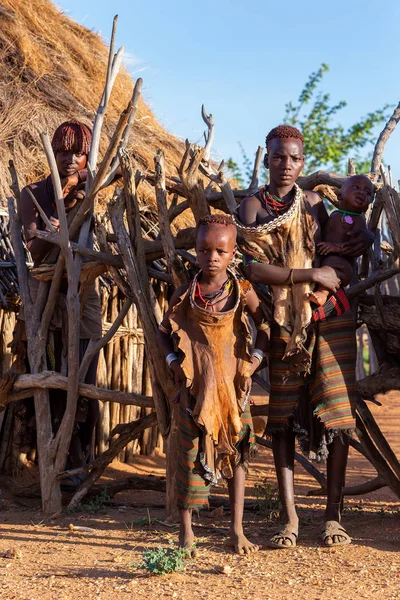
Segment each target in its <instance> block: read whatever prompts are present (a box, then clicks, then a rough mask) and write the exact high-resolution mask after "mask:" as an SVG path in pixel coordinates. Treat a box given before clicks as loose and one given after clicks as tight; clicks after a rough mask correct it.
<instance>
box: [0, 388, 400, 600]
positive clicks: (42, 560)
mask: <svg viewBox="0 0 400 600" xmlns="http://www.w3.org/2000/svg"><path fill="white" fill-rule="evenodd" d="M379 399H380V400H381V401H382V403H383V406H382V407H377V406H374V405H372V406H371V409H372V411H373V413H374V415H375V418H376V419H377V421H378V423H379V425H380V427H381V429H382V430H383V432H384V434H385V435H386V436H387V439H388V441H389V443H390V444H391V445H392V447H393V449H394V451H395V452H396V454H397V456H400V435H399V434H400V394H399V393H398V392H396V393H395V392H391V393H389V394H387V395H386V396H384V397H380V398H379ZM258 400H259V399H258ZM164 466H165V461H164V457H162V456H159V457H154V458H150V457H138V458H137V461H136V462H135V465H125V464H119V463H113V465H112V466H111V467H110V468H109V469H108V470H107V472H106V474H105V476H104V477H103V481H104V482H105V481H107V480H111V479H115V478H116V477H125V476H127V475H130V474H134V473H141V474H146V473H151V474H154V475H163V474H164ZM372 476H374V469H373V468H372V467H371V466H370V465H369V463H367V462H366V461H365V459H363V458H362V457H361V456H360V455H359V454H357V453H356V452H354V451H351V455H350V460H349V467H348V475H347V483H348V484H355V483H361V482H363V481H366V480H368V479H369V478H371V477H372ZM264 478H267V481H268V483H270V484H271V485H272V486H275V485H276V480H275V475H274V470H273V464H272V460H271V452H270V451H269V450H266V449H264V448H263V449H261V450H260V453H259V455H258V457H256V458H255V459H254V460H253V462H252V464H251V472H250V475H249V478H248V481H247V489H246V494H247V497H248V498H251V497H254V496H255V489H254V486H255V485H256V484H257V483H260V482H262V481H263V480H264ZM316 487H317V486H316V482H315V481H314V480H313V479H312V478H311V477H310V476H309V475H308V474H307V473H306V472H305V471H304V470H303V469H302V468H301V467H300V466H298V467H297V468H296V501H297V503H298V506H299V515H300V536H299V542H298V546H297V548H295V549H292V550H270V549H268V548H266V546H265V544H266V541H267V540H268V539H269V538H270V537H271V535H272V534H273V533H274V532H275V531H276V529H277V521H276V520H271V519H270V518H268V516H266V515H265V514H263V513H260V512H259V513H256V512H254V511H246V512H245V518H244V526H245V531H246V533H247V535H248V537H249V538H250V539H251V540H253V541H254V542H256V543H257V544H259V546H260V550H259V552H257V553H256V554H254V555H251V556H248V557H242V556H236V555H234V554H232V553H231V552H230V551H229V550H227V549H226V548H225V545H224V544H225V541H226V537H227V528H228V525H229V513H228V511H226V512H225V513H224V514H223V515H219V516H217V515H215V514H213V515H211V514H210V513H202V514H201V516H200V517H196V518H195V521H194V523H195V532H196V535H197V548H198V557H197V558H196V559H195V560H189V561H187V562H186V566H185V570H184V572H182V573H174V574H170V575H163V576H154V575H152V576H149V575H148V574H147V573H146V572H145V571H144V570H142V569H140V568H138V567H137V564H138V563H140V562H141V559H142V552H143V551H144V550H146V549H151V548H157V547H158V546H162V547H167V546H168V544H169V542H170V540H172V541H173V542H174V543H176V541H177V532H178V528H177V527H176V526H172V527H167V526H166V525H164V524H163V522H162V520H163V519H164V517H165V514H164V508H163V506H164V494H163V493H161V492H160V493H158V492H151V493H147V492H140V491H137V492H135V491H126V492H121V493H120V494H118V495H117V496H115V497H114V500H113V506H105V507H104V508H103V509H102V510H101V511H100V512H97V513H91V512H88V511H83V512H77V513H72V514H63V515H62V516H61V517H59V518H57V519H55V520H50V519H46V520H43V517H42V516H41V513H40V505H39V501H38V499H28V498H16V497H14V498H12V497H9V496H8V495H7V492H6V491H5V490H3V494H2V497H0V505H1V511H0V555H2V554H4V553H5V554H6V556H9V557H8V558H0V598H1V599H6V600H14V599H22V600H59V599H62V600H69V599H71V600H75V599H79V600H86V599H87V600H89V599H95V598H96V599H101V600H114V599H117V598H118V599H119V598H121V599H123V598H128V597H131V598H135V599H136V598H146V600H153V599H156V598H157V599H164V598H176V599H178V600H200V599H213V600H214V599H215V600H219V599H222V598H223V599H224V600H227V599H230V598H241V599H243V600H246V599H249V600H250V599H251V600H258V599H259V600H261V599H262V600H267V599H276V598H278V599H281V598H282V599H283V598H298V599H303V598H304V599H307V600H339V599H350V598H351V599H352V600H356V599H359V598H376V599H377V600H378V599H379V600H381V599H385V600H389V599H392V598H400V553H399V550H400V504H399V500H398V499H397V498H396V497H395V496H394V494H393V493H392V492H391V491H390V490H389V489H388V488H383V489H382V490H378V491H376V492H373V493H371V494H369V495H368V496H363V497H349V498H346V501H345V512H344V515H343V525H344V526H345V527H346V529H347V531H348V532H349V534H350V535H351V536H352V538H353V543H352V544H351V545H350V546H345V547H341V548H336V549H328V548H323V547H321V545H320V541H319V531H320V523H321V521H322V516H323V499H322V498H318V497H310V496H307V492H308V491H309V490H310V489H315V488H316ZM214 493H215V494H224V495H225V494H226V488H223V487H222V488H216V489H215V492H214ZM219 512H220V511H219ZM217 514H218V513H217ZM149 521H150V524H149ZM71 525H72V526H75V527H76V526H81V527H82V526H83V527H89V528H91V529H92V531H88V532H82V531H79V530H76V529H75V530H73V528H72V529H71V527H70V526H71ZM223 567H225V571H228V573H225V574H224V573H220V572H219V570H222V568H223ZM227 567H230V569H227Z"/></svg>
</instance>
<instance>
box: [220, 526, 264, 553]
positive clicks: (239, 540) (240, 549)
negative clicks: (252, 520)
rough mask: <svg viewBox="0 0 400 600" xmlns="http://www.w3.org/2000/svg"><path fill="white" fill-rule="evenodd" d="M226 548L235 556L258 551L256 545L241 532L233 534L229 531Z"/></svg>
mask: <svg viewBox="0 0 400 600" xmlns="http://www.w3.org/2000/svg"><path fill="white" fill-rule="evenodd" d="M227 546H229V548H231V549H232V550H234V552H236V554H251V553H252V552H257V550H258V546H257V544H253V543H252V542H250V541H249V540H248V539H247V537H246V536H245V535H244V533H243V532H242V533H235V532H234V531H231V532H230V536H229V541H228V542H227Z"/></svg>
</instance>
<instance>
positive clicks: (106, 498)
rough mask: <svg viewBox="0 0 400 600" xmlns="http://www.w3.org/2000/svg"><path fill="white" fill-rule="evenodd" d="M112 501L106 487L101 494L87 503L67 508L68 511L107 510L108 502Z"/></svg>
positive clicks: (91, 511) (68, 512)
mask: <svg viewBox="0 0 400 600" xmlns="http://www.w3.org/2000/svg"><path fill="white" fill-rule="evenodd" d="M110 502H111V496H110V494H109V493H108V492H107V489H105V490H104V491H103V492H101V494H98V495H97V496H95V497H94V498H93V499H92V500H90V501H89V502H87V503H86V504H78V506H77V507H76V508H67V510H66V513H67V514H71V513H76V512H90V513H98V512H101V511H102V510H105V508H106V507H107V505H108V504H110Z"/></svg>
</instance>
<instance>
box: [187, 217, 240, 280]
mask: <svg viewBox="0 0 400 600" xmlns="http://www.w3.org/2000/svg"><path fill="white" fill-rule="evenodd" d="M235 250H236V225H235V223H234V222H233V219H232V217H230V216H228V215H221V214H215V215H207V216H206V217H202V218H201V219H200V220H199V222H198V224H197V230H196V254H197V261H198V263H199V265H200V268H201V269H202V271H203V272H204V273H206V274H208V275H218V274H219V273H220V272H222V271H224V270H226V268H227V267H228V265H229V263H230V261H231V260H232V258H233V257H234V255H235Z"/></svg>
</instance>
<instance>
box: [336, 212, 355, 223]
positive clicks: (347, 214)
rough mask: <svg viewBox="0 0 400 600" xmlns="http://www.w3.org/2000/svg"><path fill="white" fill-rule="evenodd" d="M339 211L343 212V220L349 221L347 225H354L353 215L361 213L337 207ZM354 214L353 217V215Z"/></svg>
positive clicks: (344, 221)
mask: <svg viewBox="0 0 400 600" xmlns="http://www.w3.org/2000/svg"><path fill="white" fill-rule="evenodd" d="M336 210H337V211H338V212H340V213H342V218H341V221H342V223H347V225H353V223H354V220H353V217H359V216H360V213H356V212H351V211H350V210H343V208H337V209H336ZM351 215H353V217H352V216H351Z"/></svg>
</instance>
